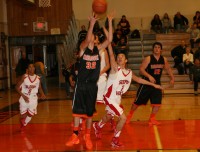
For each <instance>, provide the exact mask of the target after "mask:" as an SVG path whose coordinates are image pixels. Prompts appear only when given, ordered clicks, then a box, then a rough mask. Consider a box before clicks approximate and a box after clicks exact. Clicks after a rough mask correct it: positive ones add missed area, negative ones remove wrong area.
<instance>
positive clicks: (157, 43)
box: [153, 42, 162, 50]
mask: <svg viewBox="0 0 200 152" xmlns="http://www.w3.org/2000/svg"><path fill="white" fill-rule="evenodd" d="M155 45H159V46H160V48H161V50H162V44H161V43H160V42H155V43H153V48H154V47H155Z"/></svg>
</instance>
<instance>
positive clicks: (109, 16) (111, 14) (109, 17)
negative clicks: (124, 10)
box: [107, 11, 115, 21]
mask: <svg viewBox="0 0 200 152" xmlns="http://www.w3.org/2000/svg"><path fill="white" fill-rule="evenodd" d="M114 14H115V12H114V11H112V12H110V13H109V14H107V18H108V21H112V20H113V18H114Z"/></svg>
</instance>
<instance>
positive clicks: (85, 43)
mask: <svg viewBox="0 0 200 152" xmlns="http://www.w3.org/2000/svg"><path fill="white" fill-rule="evenodd" d="M97 20H98V18H97V15H95V14H93V15H92V16H90V17H89V23H90V25H89V29H88V32H87V35H86V38H85V40H84V41H83V42H82V43H81V45H80V51H79V56H80V57H81V56H82V55H83V53H84V51H85V48H86V47H87V46H88V45H89V43H90V41H91V39H92V31H93V28H94V24H95V23H96V21H97Z"/></svg>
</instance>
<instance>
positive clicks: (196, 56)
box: [194, 39, 200, 60]
mask: <svg viewBox="0 0 200 152" xmlns="http://www.w3.org/2000/svg"><path fill="white" fill-rule="evenodd" d="M196 43H197V44H198V49H197V50H196V51H195V53H194V60H195V59H200V39H197V40H196Z"/></svg>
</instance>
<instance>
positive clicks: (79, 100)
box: [66, 15, 112, 149]
mask: <svg viewBox="0 0 200 152" xmlns="http://www.w3.org/2000/svg"><path fill="white" fill-rule="evenodd" d="M89 19H90V26H89V29H88V33H87V36H86V39H85V40H84V41H83V42H82V43H81V45H80V52H79V57H80V65H79V69H78V76H77V82H76V86H75V92H74V98H73V101H72V112H73V117H74V128H73V134H72V136H71V138H70V139H69V141H67V142H66V146H73V145H74V144H78V143H79V142H80V141H79V138H78V127H79V122H80V118H85V119H86V131H85V137H84V139H85V143H86V148H87V149H92V147H93V144H92V141H91V139H90V130H91V125H92V117H93V114H94V113H95V104H96V98H97V90H98V87H97V81H98V79H99V74H100V55H99V54H100V52H99V50H103V49H105V48H106V47H107V46H108V44H109V43H111V40H112V30H111V29H110V28H109V36H108V38H107V39H106V40H105V41H104V42H103V43H101V44H99V45H95V42H96V41H97V40H96V36H95V35H94V34H92V31H93V27H94V24H95V23H96V21H97V20H98V19H97V16H96V15H93V16H91V17H90V18H89ZM111 25H112V24H111ZM110 27H111V28H112V26H110Z"/></svg>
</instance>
